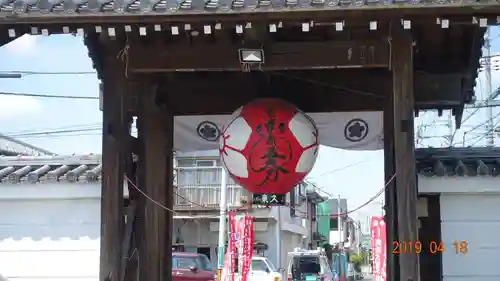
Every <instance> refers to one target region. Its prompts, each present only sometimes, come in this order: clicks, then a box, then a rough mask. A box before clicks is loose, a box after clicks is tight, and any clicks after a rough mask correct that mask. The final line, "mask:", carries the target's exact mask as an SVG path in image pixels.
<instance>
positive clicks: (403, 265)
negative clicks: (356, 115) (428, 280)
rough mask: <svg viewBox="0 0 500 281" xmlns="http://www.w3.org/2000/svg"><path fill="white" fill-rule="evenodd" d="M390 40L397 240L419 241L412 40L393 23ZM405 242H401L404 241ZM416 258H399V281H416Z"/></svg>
mask: <svg viewBox="0 0 500 281" xmlns="http://www.w3.org/2000/svg"><path fill="white" fill-rule="evenodd" d="M395 25H396V26H397V28H394V32H393V37H392V48H391V49H392V51H391V62H392V65H391V67H392V74H393V99H394V153H395V156H394V160H395V166H396V185H397V187H398V189H397V193H396V198H397V212H398V215H397V218H398V239H399V241H401V243H405V242H406V243H408V242H411V241H417V240H418V232H417V231H418V229H417V210H416V207H417V183H416V169H415V144H414V99H413V45H412V44H413V40H412V38H411V34H410V32H408V31H405V30H402V29H401V27H400V25H399V22H397V23H396V24H395ZM403 241H404V242H403ZM418 264H419V260H418V255H415V254H409V253H401V254H400V255H399V266H400V268H399V269H400V280H401V281H419V280H420V275H419V269H418V267H419V265H418Z"/></svg>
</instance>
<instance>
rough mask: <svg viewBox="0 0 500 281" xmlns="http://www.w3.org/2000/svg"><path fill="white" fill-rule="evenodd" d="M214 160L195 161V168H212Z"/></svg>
mask: <svg viewBox="0 0 500 281" xmlns="http://www.w3.org/2000/svg"><path fill="white" fill-rule="evenodd" d="M214 166H215V161H214V160H196V167H214Z"/></svg>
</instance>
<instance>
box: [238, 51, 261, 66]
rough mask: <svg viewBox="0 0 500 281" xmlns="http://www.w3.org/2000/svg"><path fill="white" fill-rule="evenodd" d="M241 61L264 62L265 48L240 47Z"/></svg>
mask: <svg viewBox="0 0 500 281" xmlns="http://www.w3.org/2000/svg"><path fill="white" fill-rule="evenodd" d="M238 51H239V55H240V62H241V63H250V64H251V63H264V50H262V49H239V50H238Z"/></svg>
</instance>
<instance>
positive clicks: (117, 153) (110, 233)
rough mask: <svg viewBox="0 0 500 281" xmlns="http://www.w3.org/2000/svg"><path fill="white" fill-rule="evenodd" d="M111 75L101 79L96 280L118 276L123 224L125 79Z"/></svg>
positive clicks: (125, 133) (116, 277)
mask: <svg viewBox="0 0 500 281" xmlns="http://www.w3.org/2000/svg"><path fill="white" fill-rule="evenodd" d="M111 69H112V68H111ZM111 69H110V70H111ZM120 73H123V72H120ZM112 74H113V71H109V72H108V73H106V77H105V79H104V81H103V138H102V151H103V155H102V183H101V185H102V189H101V196H102V197H101V254H100V271H99V276H100V277H99V278H100V280H104V279H106V278H110V279H111V280H120V278H121V276H120V273H121V256H122V253H121V238H122V235H123V227H124V220H123V215H124V212H123V180H124V178H123V173H124V164H125V162H124V161H125V159H124V153H125V149H126V141H127V126H126V124H127V120H126V118H125V116H126V113H125V99H126V98H125V96H126V81H125V80H124V77H123V76H120V75H112Z"/></svg>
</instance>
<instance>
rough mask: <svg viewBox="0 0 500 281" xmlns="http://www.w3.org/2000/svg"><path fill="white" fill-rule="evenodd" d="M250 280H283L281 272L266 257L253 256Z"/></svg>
mask: <svg viewBox="0 0 500 281" xmlns="http://www.w3.org/2000/svg"><path fill="white" fill-rule="evenodd" d="M248 277H249V278H248V281H281V274H280V273H279V271H278V270H277V269H276V267H274V264H273V263H272V262H271V261H270V260H269V259H268V258H266V257H260V256H254V257H252V264H251V266H250V274H249V276H248Z"/></svg>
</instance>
